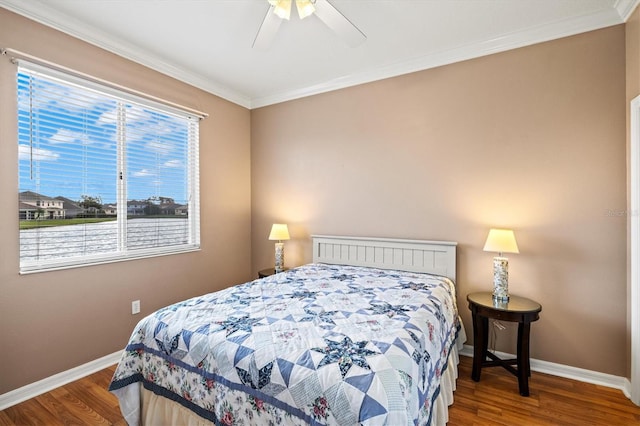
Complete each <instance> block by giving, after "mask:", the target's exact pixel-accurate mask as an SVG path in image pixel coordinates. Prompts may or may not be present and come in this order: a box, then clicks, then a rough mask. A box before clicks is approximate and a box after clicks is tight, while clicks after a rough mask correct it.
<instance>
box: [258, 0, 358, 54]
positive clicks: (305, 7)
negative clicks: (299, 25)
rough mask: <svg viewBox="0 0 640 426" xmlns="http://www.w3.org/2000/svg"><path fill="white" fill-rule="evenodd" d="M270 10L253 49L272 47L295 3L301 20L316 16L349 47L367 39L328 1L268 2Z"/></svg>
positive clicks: (269, 0)
mask: <svg viewBox="0 0 640 426" xmlns="http://www.w3.org/2000/svg"><path fill="white" fill-rule="evenodd" d="M267 1H268V2H269V10H267V14H266V15H265V17H264V20H263V21H262V24H261V25H260V29H259V30H258V34H257V35H256V38H255V40H254V41H253V47H254V48H257V49H266V48H267V47H269V45H271V42H272V41H273V39H274V37H275V36H276V33H277V32H278V28H280V24H281V23H282V21H283V20H285V19H286V20H289V18H290V16H291V3H293V2H294V1H295V4H296V9H297V10H298V16H299V17H300V19H304V18H306V17H308V16H311V15H316V16H317V17H318V18H319V19H320V20H321V21H322V22H324V24H325V25H326V26H327V27H329V28H330V29H332V30H333V31H334V32H335V33H336V34H337V35H338V36H339V37H340V38H342V39H343V40H344V41H345V42H346V43H347V45H349V46H351V47H355V46H357V45H359V44H360V43H362V42H364V41H365V40H366V39H367V37H366V36H365V35H364V34H363V33H362V31H360V30H359V29H358V27H356V26H355V25H353V24H352V23H351V21H349V20H348V19H347V18H346V17H345V16H344V15H343V14H342V13H340V11H338V9H336V8H335V7H334V6H333V5H332V4H331V3H329V2H328V1H327V0H267Z"/></svg>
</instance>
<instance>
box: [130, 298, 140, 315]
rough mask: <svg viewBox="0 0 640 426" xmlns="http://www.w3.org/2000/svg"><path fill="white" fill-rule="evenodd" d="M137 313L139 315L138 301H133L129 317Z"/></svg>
mask: <svg viewBox="0 0 640 426" xmlns="http://www.w3.org/2000/svg"><path fill="white" fill-rule="evenodd" d="M139 313H140V301H139V300H134V301H133V302H131V315H135V314H139Z"/></svg>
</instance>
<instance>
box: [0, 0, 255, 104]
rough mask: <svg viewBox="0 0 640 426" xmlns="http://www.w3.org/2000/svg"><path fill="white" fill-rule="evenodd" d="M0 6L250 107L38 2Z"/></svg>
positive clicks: (1, 1) (8, 1)
mask: <svg viewBox="0 0 640 426" xmlns="http://www.w3.org/2000/svg"><path fill="white" fill-rule="evenodd" d="M0 7H4V8H5V9H7V10H10V11H12V12H14V13H17V14H19V15H22V16H24V17H26V18H29V19H31V20H33V21H36V22H38V23H40V24H43V25H46V26H47V27H50V28H53V29H56V30H58V31H61V32H63V33H65V34H68V35H70V36H72V37H75V38H78V39H80V40H82V41H85V42H87V43H89V44H92V45H94V46H97V47H99V48H101V49H104V50H107V51H109V52H111V53H114V54H116V55H118V56H122V57H123V58H126V59H129V60H131V61H133V62H136V63H138V64H141V65H144V66H146V67H148V68H151V69H153V70H155V71H158V72H160V73H162V74H165V75H167V76H169V77H173V78H175V79H177V80H180V81H182V82H184V83H187V84H190V85H192V86H195V87H197V88H199V89H202V90H204V91H206V92H208V93H211V94H213V95H216V96H219V97H221V98H223V99H226V100H228V101H230V102H233V103H235V104H238V105H240V106H243V107H245V108H249V106H250V104H251V100H250V98H249V97H248V96H246V95H244V94H242V93H238V92H237V91H234V90H231V89H230V88H228V87H226V86H224V85H221V84H218V83H216V82H213V81H211V80H210V79H208V78H205V77H203V76H201V75H199V74H196V73H193V72H190V71H187V70H185V69H182V68H179V67H176V66H175V65H173V64H170V63H168V62H166V61H164V60H163V59H161V58H159V57H158V56H156V55H153V54H150V53H149V52H147V51H145V50H143V49H140V48H139V47H136V46H134V45H133V44H131V43H129V42H127V41H125V40H122V39H120V38H118V37H115V36H113V35H111V34H109V33H105V32H103V31H100V30H98V29H96V28H94V27H92V26H89V25H87V24H85V23H84V22H82V21H79V20H76V19H73V18H70V17H69V16H67V15H65V14H63V13H60V12H58V11H57V10H56V9H54V8H52V7H50V6H48V5H46V4H43V3H41V2H32V1H24V0H0ZM4 47H11V46H4Z"/></svg>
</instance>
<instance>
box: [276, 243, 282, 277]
mask: <svg viewBox="0 0 640 426" xmlns="http://www.w3.org/2000/svg"><path fill="white" fill-rule="evenodd" d="M275 270H276V274H277V273H280V272H282V271H284V243H276V266H275Z"/></svg>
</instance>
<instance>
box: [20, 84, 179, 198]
mask: <svg viewBox="0 0 640 426" xmlns="http://www.w3.org/2000/svg"><path fill="white" fill-rule="evenodd" d="M29 83H30V76H29V74H25V73H19V75H18V144H19V146H18V152H19V191H27V190H29V191H34V192H38V193H40V194H43V195H47V196H50V197H56V196H64V197H67V198H69V199H72V200H79V199H80V198H81V196H82V195H88V196H92V197H100V198H101V199H102V201H103V203H105V204H106V203H115V201H116V197H117V193H116V191H117V183H118V170H119V169H118V135H121V137H123V138H124V139H125V140H126V145H125V146H126V156H125V158H124V159H123V160H124V161H122V162H121V164H122V166H123V169H124V170H125V171H126V173H125V176H126V177H127V186H126V188H127V195H128V196H127V199H128V200H132V199H137V200H141V199H147V198H150V197H159V196H162V197H171V198H173V199H174V200H175V201H176V203H179V204H186V203H187V201H188V200H187V184H186V183H187V164H186V162H187V159H188V155H187V154H188V152H187V151H188V144H187V142H186V140H187V137H188V122H187V121H186V120H185V119H182V118H177V117H174V116H173V115H169V114H165V113H163V112H159V111H154V110H152V109H151V108H148V107H143V106H140V105H135V104H132V103H130V102H129V103H127V102H122V101H117V100H113V99H108V98H106V97H105V96H104V95H103V94H100V93H97V92H95V91H93V90H89V89H84V88H79V87H75V86H73V85H69V84H62V83H60V82H58V81H56V80H55V79H49V78H46V77H43V76H40V75H35V76H34V77H32V80H31V84H29ZM30 93H32V96H29V94H30ZM119 116H120V117H126V126H125V127H124V128H123V129H121V128H119V127H118V117H119ZM31 118H33V120H32V119H31ZM31 122H33V123H34V124H33V125H30V123H31Z"/></svg>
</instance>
